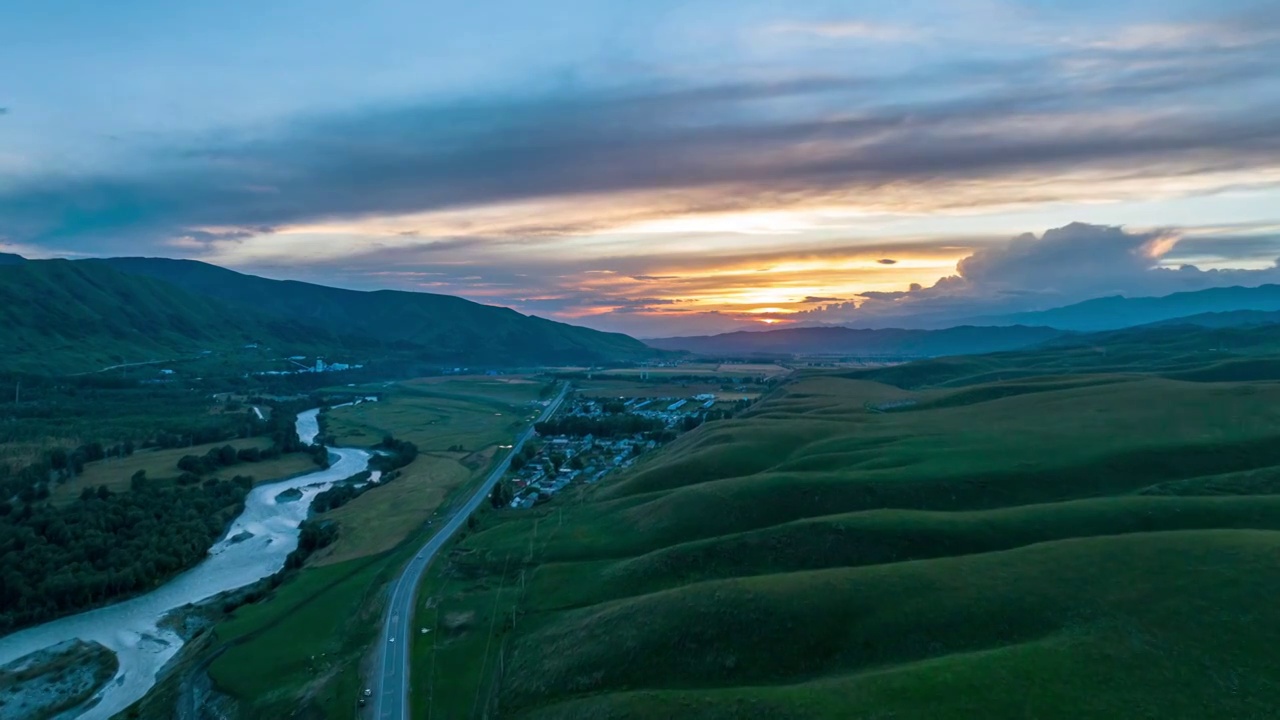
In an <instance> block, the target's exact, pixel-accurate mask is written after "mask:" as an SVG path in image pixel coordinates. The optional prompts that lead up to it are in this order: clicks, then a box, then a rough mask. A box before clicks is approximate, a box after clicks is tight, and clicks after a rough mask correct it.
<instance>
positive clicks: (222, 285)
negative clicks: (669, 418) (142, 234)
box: [89, 258, 654, 366]
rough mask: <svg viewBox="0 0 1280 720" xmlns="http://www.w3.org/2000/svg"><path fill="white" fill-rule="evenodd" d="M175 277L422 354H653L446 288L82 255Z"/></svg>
mask: <svg viewBox="0 0 1280 720" xmlns="http://www.w3.org/2000/svg"><path fill="white" fill-rule="evenodd" d="M89 262H94V263H101V264H105V265H109V266H110V267H112V268H114V269H116V270H119V271H120V272H123V273H128V274H130V275H135V276H146V277H151V278H156V279H160V280H164V281H167V282H171V283H174V284H176V285H179V286H181V287H183V288H185V289H187V290H189V291H191V292H193V293H198V294H201V295H206V296H209V297H213V298H217V299H218V300H220V301H223V302H226V303H229V304H232V305H235V306H237V307H243V308H252V309H255V310H258V311H261V312H265V313H270V314H272V315H274V316H276V317H280V318H289V319H297V320H299V321H301V322H305V323H308V324H310V325H314V326H316V327H324V328H331V329H338V330H339V331H342V332H349V333H351V334H352V335H362V336H368V337H372V338H375V339H376V340H378V341H380V342H383V343H387V344H388V345H390V346H393V347H396V346H399V347H403V348H404V349H412V350H413V352H414V354H415V355H416V356H418V357H420V358H423V359H428V358H432V359H438V360H441V361H447V362H450V363H459V364H493V365H503V366H514V365H523V364H542V363H555V362H563V361H574V362H581V361H590V362H602V361H610V360H627V359H636V358H642V357H648V356H650V355H653V354H654V352H653V351H652V350H650V349H649V348H648V347H647V346H646V345H644V344H643V343H641V342H640V341H639V340H635V339H633V338H630V337H627V336H626V335H622V334H619V333H605V332H600V331H597V330H590V329H587V328H582V327H576V326H573V325H566V324H564V323H558V322H553V321H551V320H545V319H543V318H539V317H533V316H526V315H521V314H520V313H517V312H516V311H514V310H510V309H508V308H501V307H493V306H489V305H481V304H479V303H474V302H471V301H469V300H464V299H462V298H459V297H452V296H449V295H434V294H430V293H416V292H400V291H395V290H378V291H375V292H359V291H355V290H342V289H338V288H331V287H326V286H323V285H313V284H310V283H303V282H296V281H282V280H269V279H266V278H261V277H255V276H253V275H243V274H241V273H237V272H233V271H231V270H227V269H225V268H220V267H217V266H215V265H209V264H206V263H201V262H196V261H193V260H168V259H163V258H113V259H110V260H95V261H89Z"/></svg>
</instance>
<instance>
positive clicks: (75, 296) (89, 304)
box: [0, 260, 324, 374]
mask: <svg viewBox="0 0 1280 720" xmlns="http://www.w3.org/2000/svg"><path fill="white" fill-rule="evenodd" d="M0 335H3V337H4V353H3V355H2V356H0V369H4V370H16V371H24V372H32V373H39V374H60V373H72V372H86V371H92V370H99V369H101V368H103V367H107V366H111V365H117V364H122V363H135V362H147V361H163V360H168V359H172V358H175V357H179V356H184V355H192V354H195V353H197V352H199V351H201V350H206V349H228V348H235V347H240V346H242V345H244V344H247V343H254V342H271V343H275V344H279V345H281V346H288V347H290V348H294V349H297V350H299V351H301V350H304V349H311V348H314V347H315V346H316V340H317V337H323V336H324V332H323V331H316V330H314V329H312V328H306V327H304V326H302V325H300V324H299V323H297V322H294V321H291V320H286V319H280V318H273V317H268V316H264V315H261V314H258V313H256V312H251V311H250V312H246V311H242V310H237V311H231V310H230V309H229V308H228V307H227V305H226V304H224V303H222V302H219V301H218V300H215V299H213V298H209V297H206V296H202V295H195V294H192V293H189V292H186V291H184V290H182V289H180V288H179V287H177V286H174V285H170V284H168V283H165V282H160V281H158V280H153V279H150V278H139V277H133V276H129V275H125V274H123V273H120V272H116V271H115V270H112V269H111V268H109V267H107V266H105V265H100V264H95V263H85V262H70V261H67V260H33V261H28V262H24V263H18V264H11V265H0Z"/></svg>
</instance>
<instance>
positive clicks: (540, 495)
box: [510, 393, 716, 508]
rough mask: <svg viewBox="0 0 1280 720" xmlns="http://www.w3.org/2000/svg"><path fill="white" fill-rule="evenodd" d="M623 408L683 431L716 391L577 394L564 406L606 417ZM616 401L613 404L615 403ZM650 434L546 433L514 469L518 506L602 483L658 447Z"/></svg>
mask: <svg viewBox="0 0 1280 720" xmlns="http://www.w3.org/2000/svg"><path fill="white" fill-rule="evenodd" d="M617 404H621V406H622V408H621V410H622V413H621V414H625V415H631V416H634V417H640V418H646V419H649V420H656V421H658V423H653V425H655V426H658V425H659V424H660V427H661V428H663V429H665V430H668V431H669V430H675V431H680V430H681V429H682V422H683V421H684V420H685V419H686V418H689V417H690V416H701V415H703V414H705V413H706V411H707V410H710V409H711V407H712V406H714V405H715V404H716V396H715V395H714V394H712V393H700V394H697V395H692V396H690V397H685V398H673V397H663V398H631V399H626V400H624V399H623V398H618V399H617V400H612V401H610V400H601V399H591V398H575V399H573V400H571V401H570V403H569V407H568V408H567V409H566V410H564V411H563V415H564V416H568V417H581V418H591V419H601V418H606V417H616V416H617V415H619V413H618V409H619V408H618V407H617ZM610 406H612V407H610ZM650 435H651V434H648V433H635V434H632V435H627V436H621V437H609V438H604V437H595V436H593V435H586V436H583V437H571V436H567V435H558V436H554V437H547V438H543V439H542V440H543V445H542V447H541V449H540V450H539V451H538V454H537V455H536V456H534V457H533V459H531V460H529V461H528V462H526V463H525V464H524V465H523V466H522V467H520V469H519V470H516V471H514V473H513V476H512V477H511V483H512V486H513V488H514V491H515V492H514V498H513V499H512V500H511V502H510V506H511V507H513V508H527V507H531V506H533V505H534V504H536V503H539V502H543V501H545V500H548V499H550V498H551V497H552V496H554V495H555V494H556V493H558V492H560V491H561V490H563V489H565V488H566V487H568V486H569V485H570V484H571V483H573V482H578V481H581V482H588V483H594V482H599V481H600V479H601V478H603V477H604V476H605V475H607V474H608V473H610V472H612V471H614V470H617V469H619V468H628V467H631V465H633V464H634V463H635V462H636V459H637V458H638V457H639V456H640V455H641V454H643V453H644V452H647V451H649V450H652V449H654V448H656V447H657V446H658V441H657V440H655V439H653V437H651V436H650Z"/></svg>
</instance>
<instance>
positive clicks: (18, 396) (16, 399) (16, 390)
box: [13, 380, 22, 405]
mask: <svg viewBox="0 0 1280 720" xmlns="http://www.w3.org/2000/svg"><path fill="white" fill-rule="evenodd" d="M20 402H22V381H21V380H19V381H18V384H16V385H14V386H13V404H14V405H17V404H18V403H20Z"/></svg>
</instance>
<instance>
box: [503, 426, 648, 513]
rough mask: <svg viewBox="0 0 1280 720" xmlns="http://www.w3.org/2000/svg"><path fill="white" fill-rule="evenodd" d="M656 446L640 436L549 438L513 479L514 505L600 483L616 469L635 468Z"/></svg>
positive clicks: (519, 505) (540, 500)
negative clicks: (577, 485)
mask: <svg viewBox="0 0 1280 720" xmlns="http://www.w3.org/2000/svg"><path fill="white" fill-rule="evenodd" d="M655 447H657V442H655V441H653V440H646V439H644V438H643V437H641V436H639V435H636V436H632V437H626V438H609V439H603V438H596V437H593V436H591V435H587V436H585V437H581V438H570V437H565V436H563V435H561V436H558V437H553V438H549V439H547V442H546V443H545V444H544V445H543V446H542V448H541V450H539V452H538V454H537V455H536V456H534V458H533V459H532V460H530V461H529V462H528V463H526V464H525V465H524V467H522V468H520V470H518V471H516V472H515V474H514V476H513V477H512V478H511V484H512V486H513V488H514V490H515V497H514V498H513V499H512V500H511V503H510V506H511V507H513V508H527V507H532V506H533V505H534V504H536V503H539V502H544V501H546V500H549V499H551V497H552V496H554V495H555V494H556V493H558V492H560V491H561V490H563V489H565V488H566V487H568V486H569V484H570V483H573V482H575V481H579V480H580V481H584V482H588V483H594V482H599V481H600V479H601V478H603V477H604V476H605V475H607V474H608V473H609V472H610V471H612V470H616V469H618V468H628V467H631V466H632V465H633V464H634V463H635V461H636V458H637V457H638V456H639V455H640V454H641V453H643V452H645V451H646V450H652V449H653V448H655ZM553 458H554V460H553ZM557 462H558V463H559V465H558V466H557V464H556V463H557Z"/></svg>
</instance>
